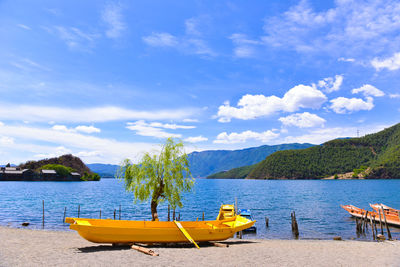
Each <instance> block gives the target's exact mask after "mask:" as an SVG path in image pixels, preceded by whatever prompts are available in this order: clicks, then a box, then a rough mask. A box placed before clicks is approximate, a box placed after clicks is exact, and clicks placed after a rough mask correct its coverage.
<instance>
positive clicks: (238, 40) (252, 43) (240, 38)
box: [229, 33, 262, 58]
mask: <svg viewBox="0 0 400 267" xmlns="http://www.w3.org/2000/svg"><path fill="white" fill-rule="evenodd" d="M229 39H231V40H232V42H233V44H234V46H235V48H234V50H233V51H234V55H235V56H236V57H239V58H246V57H253V56H255V53H256V46H257V45H260V44H262V42H261V41H257V40H251V39H249V38H247V36H246V35H245V34H241V33H234V34H232V35H231V36H230V37H229Z"/></svg>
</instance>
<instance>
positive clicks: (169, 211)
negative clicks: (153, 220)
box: [168, 205, 171, 221]
mask: <svg viewBox="0 0 400 267" xmlns="http://www.w3.org/2000/svg"><path fill="white" fill-rule="evenodd" d="M170 213H171V207H170V206H169V205H168V221H170V220H171V218H170V217H169V216H170Z"/></svg>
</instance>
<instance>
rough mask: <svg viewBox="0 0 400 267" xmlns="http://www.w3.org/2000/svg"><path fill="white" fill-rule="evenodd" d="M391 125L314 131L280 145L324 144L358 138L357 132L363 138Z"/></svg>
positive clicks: (284, 141) (293, 137) (285, 140)
mask: <svg viewBox="0 0 400 267" xmlns="http://www.w3.org/2000/svg"><path fill="white" fill-rule="evenodd" d="M387 127H389V125H369V124H368V126H366V127H365V128H363V127H362V126H361V127H333V128H323V129H313V130H311V131H309V132H308V133H307V134H304V135H299V136H287V137H285V138H283V139H282V140H279V142H280V143H311V144H317V145H319V144H322V143H324V142H327V141H330V140H333V139H337V138H345V137H357V131H359V132H360V134H361V136H363V135H366V134H370V133H376V132H379V131H381V130H383V129H385V128H387Z"/></svg>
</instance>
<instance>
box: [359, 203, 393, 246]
mask: <svg viewBox="0 0 400 267" xmlns="http://www.w3.org/2000/svg"><path fill="white" fill-rule="evenodd" d="M378 212H379V225H380V230H381V231H380V232H381V233H380V234H378V228H377V225H376V221H377V219H375V215H372V213H369V212H368V211H366V213H365V214H364V216H362V217H361V218H360V219H359V218H356V233H357V235H358V236H359V235H360V234H363V235H365V232H366V230H368V224H370V225H371V232H372V238H373V239H374V240H385V235H384V231H383V221H382V215H383V219H384V224H385V226H386V233H387V236H388V239H389V240H392V234H391V233H390V229H389V225H388V223H387V221H386V215H385V212H384V211H383V210H382V212H381V211H380V210H378ZM368 217H369V219H368Z"/></svg>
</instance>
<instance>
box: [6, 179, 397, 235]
mask: <svg viewBox="0 0 400 267" xmlns="http://www.w3.org/2000/svg"><path fill="white" fill-rule="evenodd" d="M399 192H400V180H295V181H289V180H218V179H217V180H206V179H197V180H196V183H195V187H194V191H193V193H191V194H186V195H185V196H184V198H185V199H184V201H183V204H184V207H183V208H182V209H181V210H177V212H180V215H181V220H196V218H199V219H200V220H201V218H202V213H203V212H204V213H205V219H206V220H213V219H215V218H216V216H217V214H218V211H219V207H220V205H221V203H225V204H229V203H230V204H233V203H234V201H235V198H237V200H238V206H239V208H247V209H251V211H252V213H253V216H254V218H255V219H256V220H257V223H256V226H257V234H256V235H246V238H267V239H290V238H293V237H292V233H291V217H290V213H291V212H292V211H296V217H297V219H298V224H299V232H300V238H301V239H314V238H316V239H332V237H334V236H341V237H342V238H345V239H350V238H357V236H356V233H355V228H356V227H355V220H354V219H352V218H351V217H350V215H349V214H348V213H347V212H346V211H345V210H343V209H342V208H341V207H340V204H353V205H355V206H358V207H361V208H365V209H370V208H369V203H384V204H386V205H388V206H392V207H394V208H400V197H399ZM42 200H44V203H45V229H54V230H68V225H67V224H63V222H62V220H63V215H64V208H65V207H66V208H67V217H68V216H69V217H77V215H78V205H80V217H89V218H98V217H99V211H100V209H101V212H102V218H113V217H114V209H116V210H117V212H116V217H117V218H118V216H119V214H118V209H119V206H120V205H121V210H122V211H121V217H122V219H127V220H150V219H151V214H150V204H149V203H137V204H135V203H134V202H133V194H132V193H126V192H125V190H124V184H123V183H122V182H120V181H118V180H115V179H102V180H101V181H100V182H0V224H1V225H9V226H12V227H21V226H20V225H21V223H22V222H30V226H29V228H37V229H41V228H42ZM159 215H160V219H161V220H166V219H167V204H165V203H162V204H161V205H160V206H159ZM265 217H268V218H269V228H266V227H265ZM391 229H392V235H393V237H394V238H400V230H399V228H397V229H396V228H391ZM358 239H371V234H370V233H368V234H367V236H365V237H364V236H361V237H359V238H358Z"/></svg>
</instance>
